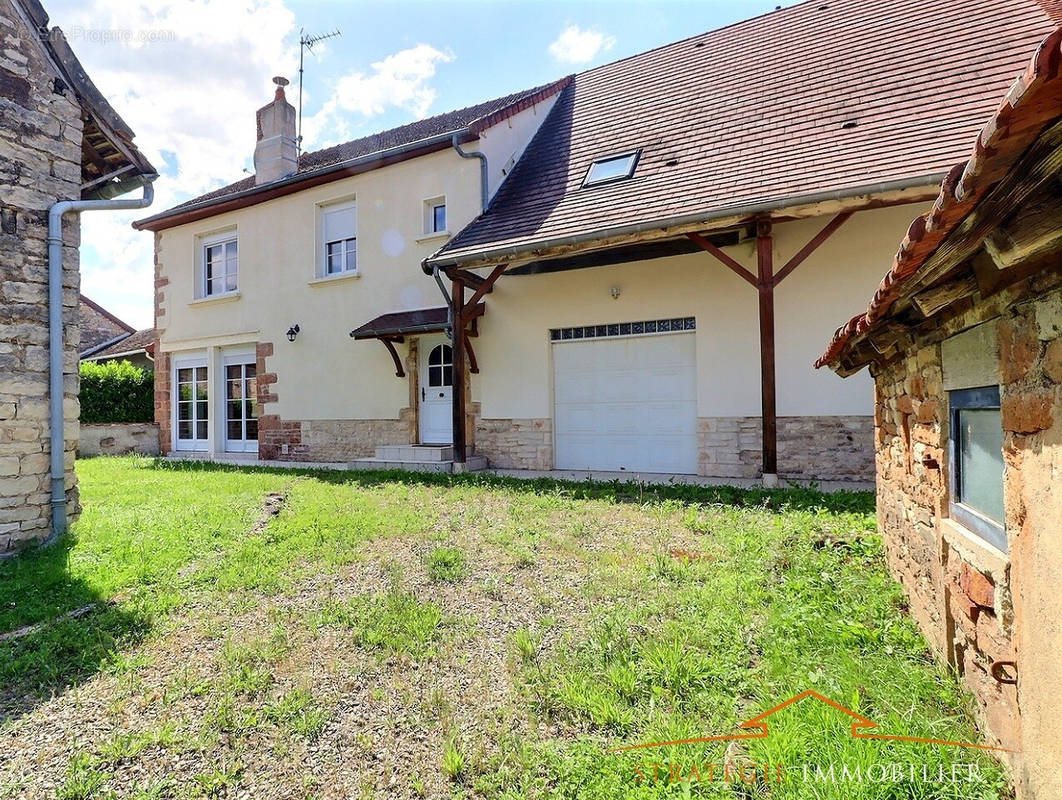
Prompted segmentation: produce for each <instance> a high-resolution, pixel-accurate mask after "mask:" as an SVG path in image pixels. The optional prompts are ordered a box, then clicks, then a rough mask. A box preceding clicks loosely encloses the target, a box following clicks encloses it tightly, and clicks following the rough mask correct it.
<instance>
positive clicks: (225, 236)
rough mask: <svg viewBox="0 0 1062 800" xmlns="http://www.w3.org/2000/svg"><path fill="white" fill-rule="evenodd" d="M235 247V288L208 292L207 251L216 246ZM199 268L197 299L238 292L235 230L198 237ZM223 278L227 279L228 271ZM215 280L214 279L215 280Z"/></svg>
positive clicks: (238, 265) (237, 256)
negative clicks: (231, 245)
mask: <svg viewBox="0 0 1062 800" xmlns="http://www.w3.org/2000/svg"><path fill="white" fill-rule="evenodd" d="M230 242H231V243H232V244H234V245H236V274H235V277H236V288H234V289H225V290H224V291H221V292H213V293H211V292H210V283H209V281H208V279H207V250H208V249H209V248H211V247H217V246H218V245H227V244H229V243H230ZM198 244H199V254H198V255H199V267H198V270H197V271H198V273H199V276H198V291H197V292H196V295H197V297H198V298H199V299H204V300H205V299H211V300H212V299H214V298H215V297H226V296H231V295H235V294H239V292H240V249H239V248H240V242H239V236H238V235H237V232H236V229H235V228H229V229H228V230H224V231H219V232H217V233H211V234H208V235H204V236H200V237H199V242H198ZM225 277H226V278H227V277H228V271H227V270H226V272H225ZM215 280H216V278H215Z"/></svg>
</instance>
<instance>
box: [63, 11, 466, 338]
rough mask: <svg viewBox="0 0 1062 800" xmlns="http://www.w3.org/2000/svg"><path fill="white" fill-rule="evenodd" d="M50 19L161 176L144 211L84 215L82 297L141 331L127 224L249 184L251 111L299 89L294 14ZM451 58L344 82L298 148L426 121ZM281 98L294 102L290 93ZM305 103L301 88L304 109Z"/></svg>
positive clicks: (144, 302) (146, 305) (149, 303)
mask: <svg viewBox="0 0 1062 800" xmlns="http://www.w3.org/2000/svg"><path fill="white" fill-rule="evenodd" d="M48 11H49V13H50V15H51V18H52V24H55V25H59V26H61V27H62V28H63V30H64V31H66V33H67V37H68V39H69V41H70V44H71V46H72V47H73V49H74V51H75V52H76V53H77V54H78V57H79V58H80V59H81V61H82V63H83V64H84V65H85V68H86V71H87V72H88V74H89V75H90V76H91V77H92V80H93V81H94V82H95V83H96V85H97V86H98V87H99V89H100V91H101V92H102V93H103V95H104V96H105V97H107V98H108V100H110V101H111V103H112V105H113V106H114V107H115V109H116V110H117V111H118V113H119V114H120V115H121V116H122V118H123V119H124V120H125V121H126V122H127V123H128V124H129V126H130V127H131V128H132V129H133V130H134V131H135V132H136V144H137V146H138V147H139V148H140V149H141V150H142V151H143V152H144V153H145V155H147V157H148V158H149V159H150V160H151V162H152V163H153V164H154V165H155V167H156V168H157V169H159V170H160V172H162V175H161V177H160V178H159V179H158V180H157V181H156V182H155V202H154V204H153V205H152V207H151V208H150V209H146V210H144V211H138V212H122V213H118V212H90V213H86V214H84V215H83V216H82V270H81V278H82V281H81V285H82V291H84V293H85V294H87V295H89V296H90V297H92V298H93V299H94V300H96V301H98V302H100V303H102V304H103V305H104V306H105V307H107V308H108V309H110V310H111V311H113V312H114V313H115V314H117V315H118V316H119V317H121V318H123V319H126V320H127V321H128V322H130V323H132V324H134V325H137V326H138V327H147V326H150V325H151V324H152V308H153V294H154V283H153V241H152V238H153V237H152V234H150V233H146V232H145V233H141V232H137V231H134V230H133V229H132V228H131V227H130V225H129V223H130V222H131V221H132V220H134V219H136V218H138V217H143V216H147V215H149V214H152V213H156V212H158V211H161V210H162V209H165V208H168V207H170V206H172V205H175V204H176V203H179V202H182V201H184V200H187V199H188V198H190V197H193V196H195V195H198V194H201V193H202V192H205V191H209V190H210V189H214V188H217V187H219V186H222V185H224V184H227V183H231V182H232V181H235V180H239V179H240V178H243V177H246V176H247V173H246V172H245V171H244V170H245V168H250V167H251V156H252V154H253V152H254V144H255V122H254V113H255V110H256V109H257V108H259V107H261V106H262V105H264V104H265V103H267V102H268V101H269V100H270V99H271V98H272V93H273V89H274V87H273V85H272V84H271V83H270V78H271V77H272V76H273V75H285V76H287V77H289V78H291V79H292V81H293V83H294V82H295V80H296V79H297V72H296V70H297V68H298V27H297V24H296V19H295V15H294V14H293V13H292V11H291V10H290V9H289V8H288V7H287V6H286V5H285V0H178V1H177V2H162V3H157V4H148V3H130V2H129V1H128V0H50V2H48ZM326 55H331V54H330V53H329V52H328V50H327V48H325V47H324V46H323V44H322V45H319V46H318V47H317V48H316V49H315V51H314V56H313V57H314V58H315V59H316V60H317V61H318V62H320V61H321V60H323V58H324V57H325V56H326ZM453 58H454V56H453V54H452V53H449V52H444V51H441V50H437V49H436V48H434V47H431V46H429V45H426V44H418V45H416V46H414V47H411V48H408V49H405V50H401V51H399V52H396V53H394V54H392V55H390V56H387V57H386V58H383V59H382V60H380V61H378V62H376V63H374V64H372V65H371V66H370V67H369V69H367V70H364V71H356V72H350V73H348V74H346V75H344V76H343V77H341V78H340V79H339V80H338V81H336V82H335V83H334V86H333V88H332V93H331V95H330V96H329V97H328V98H327V99H326V100H325V101H324V103H323V104H321V105H320V107H319V110H318V111H317V112H316V113H315V114H313V115H309V114H307V115H306V117H305V118H304V120H303V122H304V125H303V134H304V146H305V148H306V149H315V148H318V147H323V146H326V145H330V144H335V143H337V142H341V141H345V140H347V139H350V138H352V135H356V134H353V133H352V129H353V125H352V123H354V122H357V121H358V120H359V118H360V119H362V120H363V119H365V118H367V117H370V116H373V115H377V114H381V113H383V112H385V111H388V110H391V109H401V110H404V111H407V112H409V113H410V114H412V115H416V116H422V115H423V114H425V113H427V111H428V109H429V107H430V106H431V105H432V103H433V102H434V101H435V96H436V95H435V90H434V89H433V88H432V86H431V83H430V81H431V79H432V78H433V77H434V75H435V72H436V69H437V67H438V65H440V64H443V63H447V62H449V61H452V60H453ZM318 74H320V73H318ZM290 88H294V86H293V87H290ZM318 91H320V90H318ZM289 99H290V100H291V101H292V102H293V103H294V102H296V93H295V92H293V91H290V92H289ZM314 105H315V104H314V98H313V93H312V91H311V89H310V88H309V87H307V91H306V94H305V97H304V106H305V107H309V108H313V107H314ZM163 153H166V154H167V157H164V156H163Z"/></svg>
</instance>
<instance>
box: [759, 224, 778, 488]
mask: <svg viewBox="0 0 1062 800" xmlns="http://www.w3.org/2000/svg"><path fill="white" fill-rule="evenodd" d="M772 247H773V241H772V238H771V221H770V220H760V221H758V222H757V223H756V267H757V276H756V277H757V281H756V284H757V286H756V288H757V289H758V290H759V295H760V415H761V425H762V428H763V482H764V485H765V486H768V487H769V486H771V485H772V484H773V485H777V481H778V416H777V405H776V397H775V380H774V376H775V370H774V257H773V255H772V252H771V251H772Z"/></svg>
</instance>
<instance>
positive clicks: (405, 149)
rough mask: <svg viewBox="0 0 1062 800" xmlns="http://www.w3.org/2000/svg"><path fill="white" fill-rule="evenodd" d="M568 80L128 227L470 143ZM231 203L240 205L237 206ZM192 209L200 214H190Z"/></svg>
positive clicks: (347, 149)
mask: <svg viewBox="0 0 1062 800" xmlns="http://www.w3.org/2000/svg"><path fill="white" fill-rule="evenodd" d="M569 81H570V78H563V79H561V80H559V81H554V82H553V83H550V84H546V85H544V86H536V87H535V88H534V89H527V90H525V91H522V92H516V93H514V94H509V95H505V96H504V97H498V98H495V99H494V100H488V101H487V102H485V103H478V104H476V105H473V106H468V107H467V108H461V109H458V110H456V111H448V112H446V113H445V114H437V115H435V116H433V117H428V118H427V119H422V120H418V121H416V122H411V123H409V124H408V125H401V126H399V127H397V128H391V129H390V130H386V131H382V132H380V133H374V134H372V135H371V136H364V137H362V138H360V139H354V140H352V141H349V142H344V143H343V144H338V145H335V146H333V147H326V148H324V149H322V150H315V151H313V152H310V153H303V154H302V155H300V156H299V166H298V171H297V172H296V173H295V174H294V175H292V176H290V177H287V178H283V179H281V180H278V181H272V182H270V183H265V184H262V185H261V186H256V185H255V179H254V176H253V175H252V176H250V177H247V178H244V179H243V180H239V181H236V182H235V183H230V184H229V185H228V186H223V187H221V188H220V189H215V190H214V191H211V192H207V193H206V194H202V195H200V196H199V197H195V198H193V199H191V200H188V201H187V202H184V203H181V204H179V205H176V206H174V207H173V208H170V209H167V210H166V211H163V212H161V213H159V214H155V215H153V216H150V217H147V218H145V219H142V220H137V221H136V222H135V223H133V227H135V228H137V229H138V230H145V229H146V230H161V229H163V228H167V227H172V226H173V225H179V224H182V223H184V222H186V221H191V218H195V219H202V218H203V217H206V216H211V215H213V214H219V213H222V212H223V211H228V210H230V209H231V208H233V207H240V206H243V205H250V204H252V203H257V202H262V201H263V200H267V199H272V197H274V196H277V195H278V190H283V191H282V193H284V194H288V193H290V192H295V191H299V190H301V189H303V188H309V186H310V185H316V183H321V182H323V179H324V178H326V177H327V178H328V179H329V180H338V179H339V178H344V177H347V174H356V173H357V172H364V171H366V170H368V169H376V168H378V167H381V166H386V165H387V164H390V163H394V162H395V161H398V160H404V158H412V157H415V156H419V155H424V154H425V153H427V152H433V151H436V150H441V149H445V148H447V147H449V146H450V137H452V135H453V134H455V133H457V134H462V133H463V134H465V137H464V139H465V141H469V140H471V139H475V138H476V137H477V136H478V135H479V134H480V133H482V132H483V130H485V129H486V128H488V127H490V126H492V125H496V124H498V123H499V122H502V121H503V120H505V119H507V118H508V117H511V116H514V115H515V114H518V113H519V112H520V111H523V110H524V109H525V108H529V107H530V106H532V105H533V104H535V103H538V102H541V101H543V100H545V99H547V98H549V97H551V96H553V95H554V94H556V93H557V92H559V91H561V90H562V89H563V88H564V87H565V86H567V85H568V82H569ZM399 151H402V152H399ZM347 170H349V172H348V171H347ZM236 201H240V202H239V204H238V205H237V204H236ZM197 211H198V212H200V213H198V214H193V212H197Z"/></svg>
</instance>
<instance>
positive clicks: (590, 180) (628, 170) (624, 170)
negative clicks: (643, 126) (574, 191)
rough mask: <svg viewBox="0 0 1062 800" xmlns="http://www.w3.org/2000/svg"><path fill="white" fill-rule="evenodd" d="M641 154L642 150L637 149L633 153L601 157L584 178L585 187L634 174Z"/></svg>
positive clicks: (623, 178) (610, 181)
mask: <svg viewBox="0 0 1062 800" xmlns="http://www.w3.org/2000/svg"><path fill="white" fill-rule="evenodd" d="M640 154H641V151H640V150H635V151H634V152H633V153H626V154H624V155H619V156H609V157H608V158H599V159H598V160H597V161H595V162H594V163H593V164H591V165H590V169H588V170H587V172H586V177H585V178H584V179H583V187H584V188H585V187H587V186H599V185H601V184H603V183H613V182H614V181H622V180H626V179H627V178H629V177H631V175H633V174H634V167H635V166H636V165H637V164H638V156H639V155H640Z"/></svg>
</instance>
